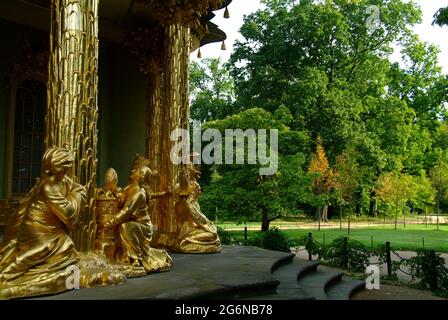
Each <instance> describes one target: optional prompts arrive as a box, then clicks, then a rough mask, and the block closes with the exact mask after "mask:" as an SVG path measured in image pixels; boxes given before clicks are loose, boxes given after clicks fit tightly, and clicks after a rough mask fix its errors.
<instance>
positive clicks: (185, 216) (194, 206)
mask: <svg viewBox="0 0 448 320" xmlns="http://www.w3.org/2000/svg"><path fill="white" fill-rule="evenodd" d="M200 174H201V172H200V170H199V169H198V168H196V167H195V165H194V164H190V166H189V167H188V171H187V170H183V171H182V178H181V183H180V184H178V185H177V186H176V188H175V191H176V192H177V193H178V194H179V196H180V201H179V202H178V203H177V205H176V212H177V214H178V215H180V218H181V219H180V220H181V221H182V224H181V225H180V226H179V231H178V241H179V242H178V248H177V250H176V251H179V252H182V253H216V252H220V251H221V241H220V240H219V236H218V231H217V229H216V226H215V225H214V224H213V223H212V222H211V221H210V220H208V219H207V217H206V216H205V215H204V214H203V213H202V212H201V208H200V206H199V203H198V198H199V195H200V194H201V187H200V185H199V183H198V182H197V179H199V178H200Z"/></svg>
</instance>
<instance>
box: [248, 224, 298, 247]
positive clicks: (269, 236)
mask: <svg viewBox="0 0 448 320" xmlns="http://www.w3.org/2000/svg"><path fill="white" fill-rule="evenodd" d="M246 244H247V245H250V246H257V247H260V248H264V249H268V250H274V251H283V252H290V247H291V241H290V240H289V238H288V236H287V235H286V234H285V233H284V232H282V231H280V230H279V229H278V228H275V227H274V228H271V229H269V230H267V231H265V232H261V233H259V234H257V235H256V236H254V237H252V238H250V239H248V241H247V243H246Z"/></svg>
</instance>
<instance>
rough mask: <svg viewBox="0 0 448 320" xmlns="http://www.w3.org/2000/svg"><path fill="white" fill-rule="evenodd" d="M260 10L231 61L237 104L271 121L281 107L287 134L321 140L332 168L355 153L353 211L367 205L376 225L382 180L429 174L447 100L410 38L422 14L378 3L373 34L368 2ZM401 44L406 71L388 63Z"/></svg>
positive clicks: (429, 59)
mask: <svg viewBox="0 0 448 320" xmlns="http://www.w3.org/2000/svg"><path fill="white" fill-rule="evenodd" d="M264 4H265V9H263V10H259V11H257V12H255V13H253V14H251V15H249V16H248V17H246V19H245V22H244V25H243V26H242V27H241V34H242V36H243V37H244V40H242V41H240V42H237V43H236V45H235V52H234V53H233V54H232V57H231V63H232V66H231V74H232V76H233V77H234V79H235V88H236V94H237V101H236V104H237V105H238V106H240V107H241V108H245V107H251V106H257V107H260V108H263V109H265V110H268V111H270V112H275V110H276V108H278V106H280V105H285V106H287V108H288V109H289V110H290V112H291V115H292V116H293V120H292V122H291V128H293V129H295V130H300V131H306V132H308V134H309V135H310V136H311V137H313V138H315V137H317V136H319V135H320V136H321V137H322V139H323V141H324V145H323V147H324V149H325V151H326V156H327V158H328V160H329V162H330V163H335V161H336V157H337V156H338V155H340V154H341V153H342V152H343V151H344V150H346V149H348V148H351V149H353V150H355V151H356V152H355V154H356V161H357V162H358V163H359V166H360V171H361V172H362V174H361V175H360V177H359V181H358V182H359V183H358V190H357V192H356V196H355V199H354V202H356V203H357V207H359V210H361V209H362V208H363V207H364V206H366V205H365V204H364V202H363V201H364V199H366V198H370V202H369V204H368V206H369V211H370V214H371V215H376V209H375V208H376V203H375V193H374V190H375V183H376V181H377V180H378V178H379V176H380V175H381V174H383V173H384V172H389V171H394V170H398V168H402V167H403V168H404V169H405V170H407V172H409V173H411V174H418V172H419V171H420V170H421V169H422V168H424V169H428V168H429V167H430V166H431V165H432V164H431V163H427V160H426V158H427V157H426V156H427V154H428V153H429V152H430V149H431V147H432V145H431V144H432V140H433V136H432V135H433V133H434V130H435V128H436V127H437V126H438V123H437V119H438V113H439V112H440V110H441V106H442V105H443V101H444V99H445V98H444V94H443V93H444V92H445V93H446V92H447V90H446V86H445V80H444V77H441V76H440V72H439V71H440V68H439V67H438V65H437V50H436V48H435V47H433V46H429V45H427V44H423V45H421V42H420V41H419V40H418V39H416V38H415V37H414V36H413V32H412V31H411V27H412V25H414V24H416V23H418V22H420V21H421V16H422V14H421V11H420V9H419V8H418V7H417V6H415V5H414V4H413V3H412V2H409V3H405V2H404V1H398V0H397V1H395V0H394V1H389V0H378V1H375V3H374V4H375V5H377V6H378V7H380V8H381V24H380V26H379V28H378V29H377V30H375V31H374V32H371V31H369V30H368V28H367V27H366V18H367V16H365V15H363V14H362V13H363V12H365V9H366V8H367V7H368V6H369V5H371V4H372V2H371V1H368V0H360V1H347V0H333V1H312V0H306V1H300V3H299V2H298V1H292V0H282V1H278V0H266V1H264ZM397 43H398V44H399V45H401V46H402V47H403V50H404V51H403V55H405V56H406V57H408V58H409V59H408V60H409V62H410V63H409V64H408V65H407V66H406V67H405V68H403V69H400V67H399V66H398V65H396V66H395V65H392V64H391V63H390V61H389V60H388V57H389V56H390V54H391V53H392V52H393V49H392V45H393V44H397ZM426 49H428V50H429V51H428V52H426V51H425V50H426ZM413 71H414V72H413ZM403 79H409V81H402V80H403ZM402 83H404V84H405V85H406V87H405V88H404V87H402ZM400 93H401V95H400ZM414 97H415V98H414ZM445 97H446V95H445ZM366 194H367V197H365V195H366Z"/></svg>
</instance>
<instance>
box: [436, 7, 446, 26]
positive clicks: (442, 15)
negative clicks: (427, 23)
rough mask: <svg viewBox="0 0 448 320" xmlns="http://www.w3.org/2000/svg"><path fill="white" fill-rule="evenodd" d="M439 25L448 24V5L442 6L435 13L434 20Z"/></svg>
mask: <svg viewBox="0 0 448 320" xmlns="http://www.w3.org/2000/svg"><path fill="white" fill-rule="evenodd" d="M432 24H438V25H439V26H443V25H448V7H445V8H440V9H439V10H438V11H437V12H436V13H435V15H434V22H433V23H432Z"/></svg>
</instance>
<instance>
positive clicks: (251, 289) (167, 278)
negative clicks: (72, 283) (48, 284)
mask: <svg viewBox="0 0 448 320" xmlns="http://www.w3.org/2000/svg"><path fill="white" fill-rule="evenodd" d="M172 257H173V260H174V265H173V268H172V270H171V271H169V272H164V273H155V274H151V275H148V276H146V277H141V278H134V279H128V280H127V282H126V283H125V284H124V285H121V286H109V287H99V288H92V289H81V290H72V291H69V292H65V293H62V294H59V295H54V296H46V297H39V298H35V299H49V300H66V299H69V300H72V299H83V300H98V299H100V300H102V299H133V300H135V299H138V300H140V299H170V300H172V299H174V300H175V299H198V298H199V299H200V298H207V299H213V298H220V299H221V298H228V299H238V298H242V297H244V296H252V295H259V294H263V293H264V292H265V293H272V292H275V288H276V287H277V285H278V284H279V282H278V280H276V279H275V278H274V277H273V276H272V274H271V268H272V267H273V265H275V264H276V263H279V262H280V263H281V261H282V260H284V259H290V258H291V254H287V253H282V252H275V251H269V250H264V249H260V248H256V247H240V246H224V247H223V249H222V252H221V253H218V254H196V255H195V254H172Z"/></svg>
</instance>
